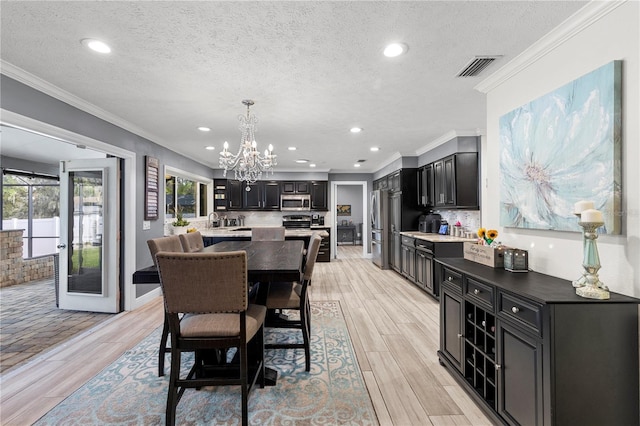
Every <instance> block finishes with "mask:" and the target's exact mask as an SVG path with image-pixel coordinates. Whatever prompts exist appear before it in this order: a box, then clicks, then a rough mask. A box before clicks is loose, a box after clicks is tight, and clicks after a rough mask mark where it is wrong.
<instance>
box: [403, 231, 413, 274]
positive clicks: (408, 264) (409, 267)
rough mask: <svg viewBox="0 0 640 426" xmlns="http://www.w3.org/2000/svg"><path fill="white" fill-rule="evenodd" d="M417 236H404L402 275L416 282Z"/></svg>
mask: <svg viewBox="0 0 640 426" xmlns="http://www.w3.org/2000/svg"><path fill="white" fill-rule="evenodd" d="M415 243H416V241H415V238H410V237H405V236H403V237H402V240H401V245H402V248H401V250H402V261H401V264H402V275H404V276H405V277H407V278H408V279H410V280H411V281H413V282H415V280H416V246H415Z"/></svg>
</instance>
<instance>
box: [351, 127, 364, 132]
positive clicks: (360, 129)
mask: <svg viewBox="0 0 640 426" xmlns="http://www.w3.org/2000/svg"><path fill="white" fill-rule="evenodd" d="M349 131H350V132H351V133H360V132H361V131H362V128H360V127H352V128H351V129H350V130H349Z"/></svg>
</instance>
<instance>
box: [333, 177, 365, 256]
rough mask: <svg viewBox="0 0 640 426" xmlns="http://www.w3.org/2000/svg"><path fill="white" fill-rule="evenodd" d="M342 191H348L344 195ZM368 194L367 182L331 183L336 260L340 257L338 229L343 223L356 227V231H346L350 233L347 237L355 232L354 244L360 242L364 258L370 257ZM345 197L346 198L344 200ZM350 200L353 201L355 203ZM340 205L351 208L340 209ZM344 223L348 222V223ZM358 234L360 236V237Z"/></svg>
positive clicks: (334, 254) (334, 253)
mask: <svg viewBox="0 0 640 426" xmlns="http://www.w3.org/2000/svg"><path fill="white" fill-rule="evenodd" d="M341 189H346V192H345V193H344V194H343V193H341ZM368 193H369V188H368V182H367V181H332V182H331V217H332V220H331V235H332V238H331V253H333V258H334V259H335V258H338V256H339V252H338V239H339V237H340V235H339V230H338V227H339V226H342V224H343V223H344V224H346V225H347V226H354V227H355V229H348V230H345V232H346V233H348V234H347V235H346V237H349V236H350V235H351V234H350V233H351V232H353V239H352V241H354V244H355V242H360V243H361V244H362V251H361V253H362V257H369V256H370V252H369V232H370V229H369V223H368V220H367V217H369V216H368V212H369V204H368V196H367V194H368ZM343 196H344V197H346V198H342V197H343ZM341 200H343V201H341ZM344 200H346V201H344ZM349 200H353V202H351V201H349ZM341 203H342V204H341ZM349 203H351V204H349ZM338 204H340V205H341V206H349V208H348V209H347V207H342V208H340V209H339V208H338ZM347 213H348V215H347ZM344 221H346V223H345V222H344ZM358 224H361V226H358ZM358 233H359V234H360V235H358Z"/></svg>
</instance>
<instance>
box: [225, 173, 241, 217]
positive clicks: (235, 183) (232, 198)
mask: <svg viewBox="0 0 640 426" xmlns="http://www.w3.org/2000/svg"><path fill="white" fill-rule="evenodd" d="M243 183H244V182H242V181H239V180H228V181H227V191H228V194H227V195H228V197H229V210H241V209H242V203H243V192H244V185H243Z"/></svg>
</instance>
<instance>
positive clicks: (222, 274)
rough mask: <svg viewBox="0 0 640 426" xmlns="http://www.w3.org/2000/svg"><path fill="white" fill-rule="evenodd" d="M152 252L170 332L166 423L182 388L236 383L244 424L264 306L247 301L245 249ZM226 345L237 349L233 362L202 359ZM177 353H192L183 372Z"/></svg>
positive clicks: (260, 350) (260, 352)
mask: <svg viewBox="0 0 640 426" xmlns="http://www.w3.org/2000/svg"><path fill="white" fill-rule="evenodd" d="M156 257H157V262H158V271H159V274H160V284H161V285H162V292H163V297H164V308H165V313H166V315H167V318H168V319H169V330H170V331H171V372H170V373H169V374H170V375H169V390H168V395H167V409H166V424H167V425H174V424H175V421H176V410H177V406H178V402H179V401H180V398H181V397H182V395H183V393H184V391H185V390H186V389H188V388H198V389H200V388H203V387H205V386H220V385H236V386H237V385H239V386H240V388H241V394H242V400H241V401H242V402H241V404H242V424H243V425H247V424H248V408H247V405H248V399H249V392H250V391H251V388H252V387H253V386H254V385H255V384H256V381H257V380H258V378H259V379H260V381H259V382H258V383H259V384H260V387H264V319H265V314H266V307H265V306H262V305H253V304H249V301H248V294H247V253H246V252H244V251H232V252H218V253H213V252H210V253H206V252H205V253H168V252H160V253H158V254H157V255H156ZM180 315H183V317H182V319H181V318H180ZM230 348H237V352H236V356H237V359H238V360H239V363H236V362H235V359H234V360H233V361H231V362H228V361H226V360H223V361H222V362H218V363H214V364H213V365H209V364H208V362H207V359H208V358H210V355H209V354H215V353H219V351H220V350H223V353H226V351H224V350H226V349H230ZM183 352H195V356H194V363H193V365H192V367H191V369H190V371H189V373H188V374H187V375H186V376H185V375H184V374H180V367H181V360H182V353H183ZM250 371H251V372H252V373H250ZM216 373H218V374H216ZM220 373H222V374H220ZM209 421H213V419H209Z"/></svg>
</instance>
